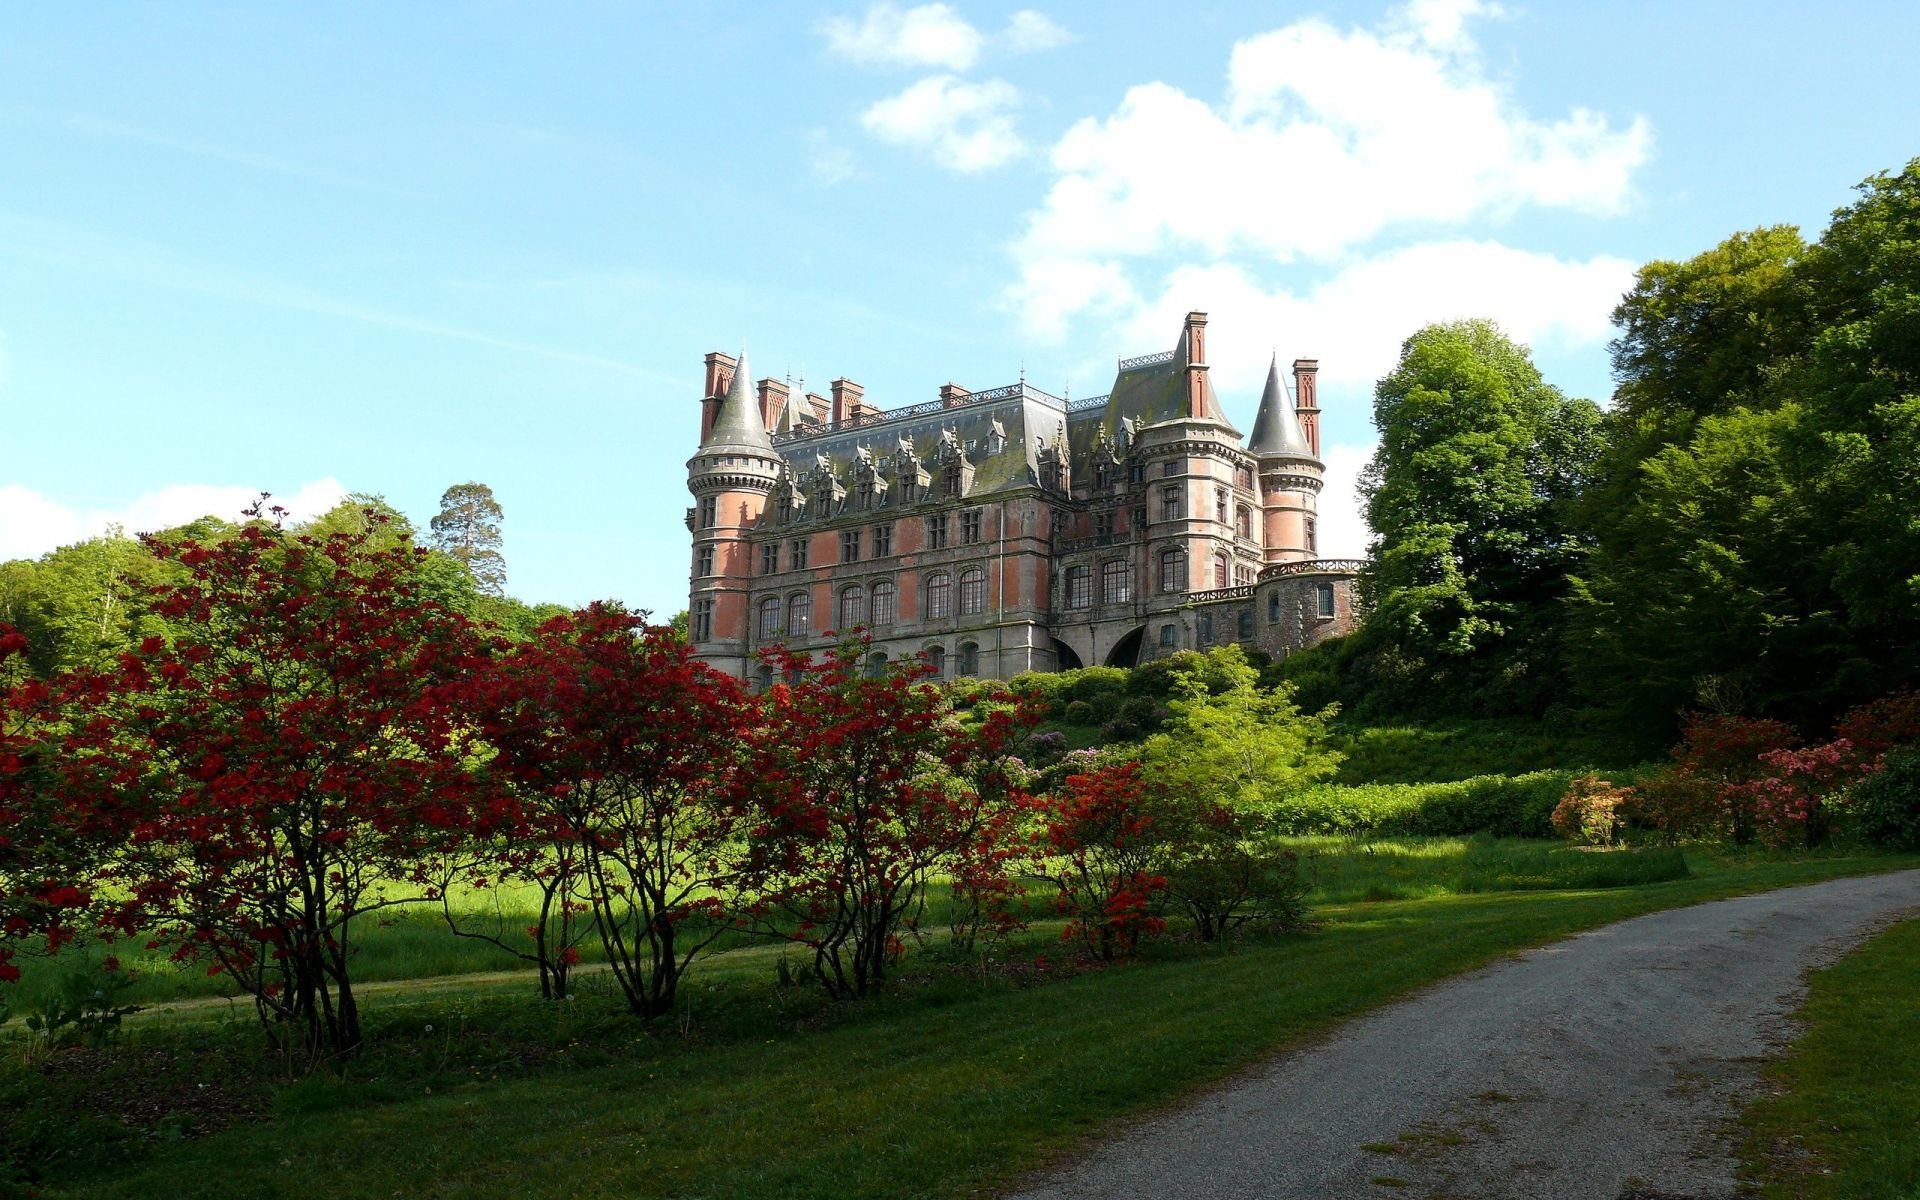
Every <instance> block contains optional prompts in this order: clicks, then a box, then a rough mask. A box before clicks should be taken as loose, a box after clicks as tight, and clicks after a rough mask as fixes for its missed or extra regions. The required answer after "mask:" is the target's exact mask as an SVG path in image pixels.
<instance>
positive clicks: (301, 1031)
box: [48, 514, 487, 1058]
mask: <svg viewBox="0 0 1920 1200" xmlns="http://www.w3.org/2000/svg"><path fill="white" fill-rule="evenodd" d="M375 515H377V514H370V516H375ZM375 523H376V522H375V521H370V522H369V526H368V528H367V529H363V530H362V531H360V532H357V533H337V534H334V535H332V536H330V537H327V538H325V539H324V540H321V539H316V538H312V537H292V536H289V535H287V534H284V533H282V532H281V531H279V530H278V529H275V528H272V527H269V526H266V525H263V524H258V523H256V524H253V525H250V526H248V527H247V528H244V529H242V530H241V531H239V532H238V533H237V534H235V535H234V536H232V537H230V538H227V539H225V540H223V541H220V542H218V543H215V544H213V545H206V546H203V545H200V544H198V543H196V542H193V541H186V542H182V543H180V544H178V545H168V544H165V543H160V542H150V543H149V549H150V550H151V551H152V552H153V553H154V554H155V555H157V556H159V557H160V558H162V559H166V560H171V561H175V562H177V563H178V564H180V565H181V566H182V567H184V568H185V570H186V573H187V577H186V579H185V581H184V582H180V583H177V584H169V585H165V586H161V587H158V588H155V589H154V590H153V593H154V594H153V607H154V610H155V611H156V612H157V613H159V614H161V615H162V616H164V617H165V618H167V619H168V620H170V621H171V622H173V627H174V628H175V629H176V630H177V631H178V632H177V634H176V636H175V637H174V638H173V640H172V641H168V640H165V639H162V638H159V637H149V638H147V639H145V640H144V641H142V642H141V643H140V645H139V647H138V649H136V650H134V651H132V652H130V653H128V654H125V655H122V656H121V658H120V661H119V663H118V664H117V665H116V666H114V667H113V668H111V669H107V670H97V671H83V672H79V673H76V674H73V675H70V676H67V677H64V678H62V679H60V680H57V681H56V690H57V691H58V692H59V694H60V695H59V698H60V701H61V703H62V718H63V722H64V725H63V729H62V731H61V732H60V734H59V737H58V739H57V741H56V742H55V743H54V751H55V752H54V753H53V754H52V755H51V756H50V760H51V762H52V769H51V773H52V779H51V780H50V781H49V785H48V786H49V787H51V788H53V789H55V790H57V792H58V793H59V795H60V796H61V797H62V799H63V803H64V806H65V808H66V809H67V811H69V812H71V813H73V814H76V815H77V819H82V820H92V819H96V815H97V814H107V815H110V816H111V817H112V818H113V819H114V821H115V823H116V824H117V826H118V828H120V829H121V830H123V831H124V834H125V840H124V842H123V844H122V845H121V846H120V847H119V848H118V849H117V850H116V853H115V855H114V857H113V859H112V861H111V862H109V863H108V864H106V870H105V871H104V873H103V875H102V882H103V883H104V884H105V885H107V887H108V889H109V890H110V891H111V893H112V894H113V895H114V896H116V897H117V898H118V899H117V900H116V902H115V903H114V905H113V906H112V911H110V912H107V913H105V914H103V918H102V919H103V920H104V921H105V922H106V924H107V925H108V927H110V928H112V929H116V930H118V931H119V932H120V933H123V934H133V933H135V932H138V931H143V930H150V931H155V933H154V936H155V943H154V944H155V945H156V946H159V945H163V944H164V945H171V946H172V947H173V951H174V957H175V958H176V959H177V960H180V961H188V960H201V961H205V962H207V963H208V970H209V971H210V972H214V973H220V972H224V973H225V974H227V975H229V976H230V977H232V978H233V980H234V981H235V982H236V983H238V984H239V985H240V987H241V988H243V989H244V990H245V991H246V992H247V993H248V994H249V995H251V996H252V997H253V1000H254V1004H255V1006H256V1008H257V1010H258V1012H259V1014H260V1017H261V1019H262V1021H263V1022H264V1023H265V1024H266V1026H267V1029H268V1035H269V1038H270V1039H272V1040H273V1041H274V1042H275V1043H276V1044H289V1045H291V1046H293V1047H294V1048H297V1049H301V1050H304V1051H305V1052H306V1053H307V1054H308V1055H309V1057H310V1058H317V1057H321V1056H343V1055H348V1054H351V1053H352V1052H353V1051H354V1050H355V1049H356V1048H357V1047H358V1045H359V1043H360V1019H359V1010H358V1005H357V1003H356V1000H355V997H354V993H353V985H352V975H351V969H350V963H351V957H352V935H353V933H354V929H355V925H354V922H355V920H356V918H359V919H365V918H368V917H370V916H372V915H373V914H375V913H378V912H380V911H382V910H384V909H388V908H391V907H393V906H394V905H398V904H403V903H408V902H413V901H417V900H420V899H423V898H425V897H424V895H423V894H422V892H421V891H419V890H418V889H413V888H408V887H406V886H404V885H399V884H396V883H395V882H394V881H395V880H402V879H405V878H407V877H408V875H409V874H410V873H411V872H412V871H413V869H414V867H415V866H416V864H417V862H418V861H419V859H420V858H421V856H422V855H423V854H426V853H428V852H429V851H431V850H433V849H435V848H436V847H437V846H440V845H442V844H444V843H445V842H447V841H450V840H452V839H455V838H458V837H462V836H465V834H466V832H467V831H468V830H469V829H470V828H471V827H472V826H473V824H474V823H475V820H476V815H477V813H478V811H479V806H478V804H477V803H476V801H477V795H476V792H475V789H474V784H473V778H472V776H471V774H470V773H469V772H467V771H465V770H464V769H463V768H462V763H461V760H460V757H459V755H458V753H457V752H456V747H457V735H458V733H459V732H460V731H459V727H458V723H457V712H456V711H455V710H454V709H453V707H452V706H450V705H448V704H446V703H444V702H443V697H442V695H441V690H442V688H443V686H444V685H445V684H446V683H448V682H449V681H451V680H453V679H455V678H457V677H458V676H460V675H461V674H462V673H464V672H467V671H469V670H471V669H472V668H473V667H474V666H475V665H477V664H478V663H479V662H482V661H484V659H485V657H486V654H487V645H486V644H485V643H484V642H483V641H482V639H480V638H479V637H478V636H477V635H476V634H475V633H474V632H473V631H472V629H471V628H470V627H469V626H468V625H467V623H466V622H465V620H464V619H462V618H460V617H459V616H457V615H455V614H452V613H449V612H447V611H445V610H444V609H442V608H440V607H439V606H438V605H435V604H431V603H427V602H424V601H423V600H422V599H421V598H420V595H419V591H418V585H417V582H416V580H417V572H416V571H415V570H414V566H415V562H416V559H417V558H418V556H419V555H420V554H422V553H423V552H422V551H418V550H415V549H413V548H411V547H408V546H405V545H399V546H394V547H390V548H388V549H384V550H376V549H372V548H370V546H369V539H370V537H371V536H372V526H373V525H374V524H375ZM289 1033H290V1034H291V1036H290V1037H288V1036H287V1035H288V1034H289Z"/></svg>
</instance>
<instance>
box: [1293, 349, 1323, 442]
mask: <svg viewBox="0 0 1920 1200" xmlns="http://www.w3.org/2000/svg"><path fill="white" fill-rule="evenodd" d="M1319 378H1320V360H1319V359H1317V358H1296V359H1294V360H1293V406H1294V410H1295V411H1296V412H1298V413H1299V414H1300V430H1301V432H1303V433H1305V434H1306V435H1307V446H1308V448H1309V449H1311V450H1312V451H1313V456H1314V457H1315V458H1319V457H1320V390H1319V386H1318V384H1319Z"/></svg>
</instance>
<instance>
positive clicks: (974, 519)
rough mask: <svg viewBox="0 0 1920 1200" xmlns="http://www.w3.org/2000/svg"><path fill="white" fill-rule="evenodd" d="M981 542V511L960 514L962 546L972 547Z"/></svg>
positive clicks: (975, 510)
mask: <svg viewBox="0 0 1920 1200" xmlns="http://www.w3.org/2000/svg"><path fill="white" fill-rule="evenodd" d="M979 541H980V510H979V509H977V508H976V509H974V510H973V511H971V512H963V513H961V514H960V544H961V545H962V546H972V545H975V544H977V543H978V542H979Z"/></svg>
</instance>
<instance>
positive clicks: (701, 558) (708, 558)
mask: <svg viewBox="0 0 1920 1200" xmlns="http://www.w3.org/2000/svg"><path fill="white" fill-rule="evenodd" d="M693 573H694V574H695V575H711V574H713V547H712V546H702V547H700V548H699V549H698V550H696V551H694V552H693Z"/></svg>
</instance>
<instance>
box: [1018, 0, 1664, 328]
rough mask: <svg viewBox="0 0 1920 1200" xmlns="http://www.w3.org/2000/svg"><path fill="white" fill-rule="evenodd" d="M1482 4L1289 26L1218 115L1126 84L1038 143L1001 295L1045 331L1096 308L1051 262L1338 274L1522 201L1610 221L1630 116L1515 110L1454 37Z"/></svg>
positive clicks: (1423, 3) (1238, 82)
mask: <svg viewBox="0 0 1920 1200" xmlns="http://www.w3.org/2000/svg"><path fill="white" fill-rule="evenodd" d="M1492 11H1494V10H1493V9H1492V7H1491V6H1490V5H1487V4H1483V3H1476V2H1474V0H1416V2H1415V3H1413V4H1411V5H1409V6H1407V7H1405V8H1402V9H1399V10H1396V11H1395V12H1394V14H1392V16H1391V17H1390V18H1389V20H1388V21H1387V23H1386V24H1385V25H1384V26H1383V27H1382V28H1380V29H1377V30H1374V29H1351V30H1346V31H1342V30H1340V29H1336V28H1335V27H1333V26H1332V25H1329V24H1327V23H1326V22H1324V21H1321V20H1318V19H1306V20H1301V21H1297V22H1294V23H1293V24H1290V25H1287V26H1285V27H1283V28H1280V29H1277V30H1274V31H1272V32H1268V33H1263V34H1259V35H1256V36H1254V37H1250V38H1248V39H1246V40H1244V41H1242V42H1240V43H1238V44H1237V45H1235V47H1234V49H1233V52H1232V55H1231V58H1230V61H1229V64H1228V69H1227V81H1228V87H1227V94H1226V98H1225V100H1224V102H1223V103H1221V104H1219V105H1214V104H1209V103H1208V102H1206V101H1204V100H1201V99H1197V98H1195V97H1193V96H1189V95H1187V94H1186V93H1185V92H1183V91H1181V90H1180V89H1178V88H1175V87H1172V86H1170V85H1168V84H1165V83H1146V84H1141V85H1139V86H1136V87H1134V88H1132V89H1130V90H1129V91H1128V92H1127V93H1126V95H1125V97H1124V98H1123V99H1122V100H1121V102H1120V105H1119V107H1118V108H1117V109H1116V110H1115V111H1114V112H1113V113H1112V114H1111V115H1109V116H1108V117H1106V118H1104V119H1100V118H1087V119H1085V120H1082V121H1080V122H1079V123H1077V124H1076V125H1074V126H1073V127H1072V128H1071V129H1070V130H1068V132H1067V133H1066V135H1065V136H1064V137H1062V138H1061V139H1060V141H1059V142H1058V144H1056V145H1055V147H1054V148H1053V151H1052V156H1051V159H1052V166H1053V169H1054V172H1055V181H1054V183H1053V186H1052V188H1051V189H1050V190H1049V192H1048V194H1047V196H1046V198H1045V200H1044V201H1043V202H1042V204H1041V206H1040V207H1039V208H1038V209H1037V210H1036V211H1034V212H1032V213H1030V214H1029V215H1028V219H1027V226H1026V230H1025V232H1024V234H1023V236H1022V237H1021V238H1020V239H1019V241H1018V242H1016V244H1015V246H1014V253H1015V257H1016V259H1017V261H1018V263H1019V266H1020V270H1021V273H1022V278H1021V281H1020V282H1019V283H1018V284H1016V285H1015V287H1014V289H1013V293H1012V296H1013V298H1014V299H1015V300H1017V301H1020V302H1022V303H1027V304H1033V303H1040V304H1043V305H1044V306H1045V309H1046V313H1045V315H1044V321H1045V322H1046V323H1050V324H1052V325H1053V326H1055V327H1056V328H1057V327H1061V326H1063V325H1064V323H1065V322H1066V321H1067V320H1068V319H1069V318H1070V317H1071V316H1072V315H1073V314H1074V313H1075V312H1077V311H1079V310H1081V309H1084V308H1088V307H1092V306H1094V305H1095V304H1096V303H1097V300H1098V297H1093V296H1087V295H1075V294H1072V293H1063V292H1060V291H1057V290H1053V289H1049V288H1048V287H1046V285H1045V281H1046V280H1047V279H1050V278H1051V279H1058V278H1064V277H1071V275H1072V272H1070V271H1063V270H1062V269H1061V267H1060V262H1061V260H1063V259H1064V260H1071V261H1080V262H1091V263H1103V264H1104V263H1112V262H1120V261H1124V260H1129V259H1141V258H1154V257H1163V256H1184V257H1187V258H1198V259H1201V260H1218V259H1224V258H1226V257H1227V256H1229V255H1235V256H1246V257H1250V258H1252V259H1254V260H1258V261H1265V262H1270V263H1274V264H1288V263H1293V262H1296V261H1298V260H1301V259H1305V260H1309V261H1313V262H1321V263H1338V262H1340V261H1341V260H1342V259H1343V258H1344V257H1346V256H1348V255H1350V254H1352V253H1353V252H1354V251H1355V250H1357V249H1360V248H1362V247H1365V246H1366V245H1368V244H1369V243H1371V242H1373V241H1374V240H1376V239H1378V238H1379V237H1381V236H1382V235H1384V234H1387V233H1390V232H1394V231H1397V230H1405V229H1419V228H1421V227H1426V226H1434V225H1440V226H1457V225H1460V224H1463V223H1466V222H1469V221H1475V220H1488V219H1494V220H1497V219H1500V218H1503V217H1505V216H1508V215H1510V214H1511V213H1513V212H1515V211H1517V210H1519V209H1521V208H1524V207H1528V206H1532V207H1543V208H1558V209H1566V210H1571V211H1575V212H1580V213H1586V214H1593V215H1609V214H1613V213H1617V212H1620V211H1622V210H1623V209H1624V208H1625V207H1626V206H1627V204H1628V203H1629V201H1630V199H1631V189H1632V181H1633V176H1634V173H1635V171H1636V170H1637V169H1638V168H1639V166H1640V165H1641V164H1642V163H1643V162H1644V161H1645V160H1646V158H1647V155H1648V153H1649V150H1650V146H1651V140H1652V138H1651V133H1650V131H1649V129H1648V127H1647V125H1646V122H1645V121H1644V120H1642V119H1638V118H1636V119H1634V120H1633V121H1631V122H1630V123H1628V124H1627V125H1626V126H1624V127H1617V126H1616V125H1615V123H1614V122H1612V121H1610V120H1609V119H1608V118H1607V117H1605V116H1603V115H1600V114H1598V113H1594V112H1590V111H1588V110H1585V109H1575V110H1573V111H1572V112H1570V113H1569V114H1567V115H1566V116H1565V117H1562V118H1559V119H1557V120H1541V119H1538V118H1536V117H1534V116H1533V115H1531V114H1529V113H1527V112H1525V111H1523V110H1521V109H1520V108H1519V107H1518V106H1517V105H1516V104H1515V102H1514V101H1513V99H1512V97H1511V96H1510V95H1509V94H1508V93H1507V91H1506V90H1505V89H1504V88H1503V87H1501V86H1500V85H1499V84H1498V83H1496V82H1495V81H1493V80H1491V79H1489V78H1488V77H1487V76H1486V74H1485V73H1484V72H1483V71H1482V69H1481V68H1480V66H1479V63H1478V61H1477V55H1476V53H1475V46H1474V44H1473V42H1472V40H1471V39H1470V38H1469V37H1468V35H1467V33H1466V32H1465V23H1466V21H1467V20H1468V19H1469V18H1471V17H1474V16H1484V15H1488V14H1490V13H1491V12H1492ZM1215 307H1216V308H1217V307H1218V305H1217V304H1216V305H1215Z"/></svg>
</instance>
